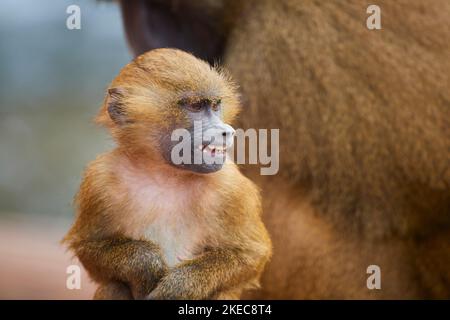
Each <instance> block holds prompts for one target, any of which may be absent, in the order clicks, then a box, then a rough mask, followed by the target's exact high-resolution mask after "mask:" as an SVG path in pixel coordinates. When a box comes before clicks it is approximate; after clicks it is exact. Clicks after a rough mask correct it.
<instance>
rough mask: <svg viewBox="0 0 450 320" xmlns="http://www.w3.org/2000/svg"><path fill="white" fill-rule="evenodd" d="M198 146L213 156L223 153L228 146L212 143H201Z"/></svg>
mask: <svg viewBox="0 0 450 320" xmlns="http://www.w3.org/2000/svg"><path fill="white" fill-rule="evenodd" d="M198 148H199V149H200V150H201V151H202V152H203V153H206V154H210V155H211V156H212V157H214V156H216V154H217V155H219V154H220V155H223V154H225V152H226V151H227V148H226V147H224V146H216V145H212V144H202V145H199V146H198Z"/></svg>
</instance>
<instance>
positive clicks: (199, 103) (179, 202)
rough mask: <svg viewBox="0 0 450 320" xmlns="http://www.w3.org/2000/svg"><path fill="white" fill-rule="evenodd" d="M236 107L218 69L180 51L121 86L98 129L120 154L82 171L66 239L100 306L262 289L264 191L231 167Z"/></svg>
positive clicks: (136, 63) (125, 74)
mask: <svg viewBox="0 0 450 320" xmlns="http://www.w3.org/2000/svg"><path fill="white" fill-rule="evenodd" d="M238 107H239V102H238V98H237V95H236V93H235V88H234V85H233V84H232V82H230V80H229V78H228V77H227V76H225V75H224V73H223V72H218V71H217V70H216V69H213V68H212V67H210V66H209V64H208V63H206V62H204V61H201V60H199V59H196V58H195V57H193V56H192V55H190V54H188V53H185V52H182V51H180V50H174V49H156V50H153V51H150V52H147V53H146V54H143V55H141V56H139V57H137V58H136V59H135V60H133V61H132V62H131V63H129V64H128V65H126V66H125V67H124V68H123V69H122V71H121V72H120V74H119V75H118V76H117V77H116V78H115V79H114V81H113V82H112V84H111V86H110V88H109V89H108V93H107V95H106V98H105V102H104V105H103V107H102V109H101V111H100V113H99V115H98V117H97V121H98V123H99V124H101V125H103V126H105V127H107V128H108V129H109V130H110V132H111V134H112V136H113V137H114V139H115V141H116V142H117V147H116V148H115V149H114V150H112V151H110V152H108V153H105V154H102V155H100V156H99V157H98V158H97V159H96V160H95V161H93V162H92V163H91V164H90V165H89V166H88V168H87V169H86V172H85V175H84V178H83V182H82V184H81V187H80V190H79V192H78V195H77V197H76V204H77V217H76V221H75V223H74V225H73V226H72V228H71V230H70V231H69V233H68V234H67V236H66V238H65V242H66V243H67V244H68V245H69V247H70V248H71V249H72V250H73V251H74V253H75V254H76V255H77V257H78V258H79V259H80V261H81V263H82V264H83V266H84V267H85V268H86V269H87V271H88V272H89V274H90V276H91V277H92V278H93V279H94V280H95V281H96V282H97V283H98V284H99V288H98V290H97V292H96V294H95V298H96V299H131V298H134V299H213V298H214V299H229V298H239V297H240V295H241V293H242V291H243V290H244V289H249V288H254V287H256V286H258V282H259V277H260V275H261V272H262V269H263V267H264V265H265V263H266V262H267V260H268V259H269V256H270V252H271V244H270V239H269V237H268V235H267V231H266V229H265V228H264V225H263V224H262V222H261V215H260V214H261V204H260V199H259V192H258V190H257V188H256V186H255V185H254V184H253V183H252V182H251V181H250V180H249V179H247V178H246V177H244V176H243V175H242V174H241V173H240V172H239V170H238V169H237V167H236V165H235V164H234V163H233V162H231V161H228V160H227V159H226V149H227V148H229V147H231V145H232V141H233V138H232V136H233V134H234V130H233V128H232V127H231V126H230V125H228V124H226V123H229V122H231V121H232V120H233V118H234V116H235V115H236V113H237V109H238ZM197 123H201V128H200V129H201V130H196V125H197ZM176 130H181V131H183V132H186V133H188V135H187V136H184V137H183V138H184V139H185V140H182V141H179V139H175V141H174V140H173V139H172V136H173V132H175V131H176ZM191 137H192V138H191ZM196 138H198V139H196ZM180 143H181V144H182V146H184V147H185V148H183V150H182V152H183V153H185V155H187V156H188V158H189V159H187V161H186V162H182V163H178V162H175V161H174V151H173V150H174V148H175V147H176V146H178V145H180ZM197 143H198V144H197ZM176 150H178V149H176ZM197 155H200V156H201V157H200V161H198V162H195V157H196V156H197ZM213 160H215V161H213Z"/></svg>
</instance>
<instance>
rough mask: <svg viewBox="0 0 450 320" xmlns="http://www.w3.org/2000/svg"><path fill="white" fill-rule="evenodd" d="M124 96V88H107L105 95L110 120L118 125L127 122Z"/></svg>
mask: <svg viewBox="0 0 450 320" xmlns="http://www.w3.org/2000/svg"><path fill="white" fill-rule="evenodd" d="M124 96H125V90H124V89H122V88H110V89H108V96H107V97H106V108H107V110H108V114H109V117H110V118H111V120H112V121H114V123H116V124H118V125H123V124H125V123H127V122H128V119H127V114H126V110H125V105H124V101H123V99H124Z"/></svg>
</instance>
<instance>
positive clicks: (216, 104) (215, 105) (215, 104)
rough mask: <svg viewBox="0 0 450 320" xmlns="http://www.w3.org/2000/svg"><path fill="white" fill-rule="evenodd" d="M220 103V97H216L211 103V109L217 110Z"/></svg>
mask: <svg viewBox="0 0 450 320" xmlns="http://www.w3.org/2000/svg"><path fill="white" fill-rule="evenodd" d="M221 103H222V99H217V100H216V101H214V102H213V103H212V104H211V109H213V110H214V111H219V109H220V104H221Z"/></svg>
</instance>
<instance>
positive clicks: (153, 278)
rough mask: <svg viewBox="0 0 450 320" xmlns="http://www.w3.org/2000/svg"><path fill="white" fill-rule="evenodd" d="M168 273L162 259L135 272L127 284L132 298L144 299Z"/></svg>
mask: <svg viewBox="0 0 450 320" xmlns="http://www.w3.org/2000/svg"><path fill="white" fill-rule="evenodd" d="M168 272H169V268H168V266H167V265H166V263H165V262H164V260H163V259H155V260H154V261H152V263H151V264H150V265H148V266H147V267H145V268H142V269H141V270H139V269H137V270H135V272H134V273H133V276H132V277H131V278H130V281H129V282H128V284H129V286H130V290H131V292H132V295H133V298H134V299H136V300H141V299H145V298H146V297H147V296H148V294H149V293H150V292H152V290H154V289H155V288H156V287H157V286H158V283H159V282H160V281H161V279H162V278H163V277H164V276H165V275H166V274H168Z"/></svg>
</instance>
